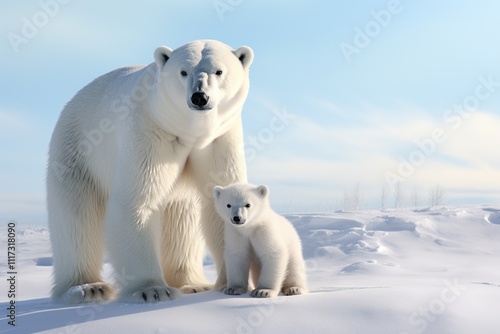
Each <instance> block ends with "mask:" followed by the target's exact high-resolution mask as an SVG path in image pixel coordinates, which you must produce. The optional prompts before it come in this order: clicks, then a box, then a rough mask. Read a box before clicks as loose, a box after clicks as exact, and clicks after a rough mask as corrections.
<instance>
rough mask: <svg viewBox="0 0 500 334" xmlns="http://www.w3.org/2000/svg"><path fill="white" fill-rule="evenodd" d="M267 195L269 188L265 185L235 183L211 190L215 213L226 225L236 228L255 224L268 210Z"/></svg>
mask: <svg viewBox="0 0 500 334" xmlns="http://www.w3.org/2000/svg"><path fill="white" fill-rule="evenodd" d="M268 195H269V188H268V187H267V186H265V185H262V186H254V185H251V184H240V183H237V184H232V185H229V186H227V187H221V186H215V187H214V188H213V196H214V201H215V208H216V210H217V213H218V214H219V215H220V216H221V218H222V219H224V220H225V221H226V222H227V223H231V224H233V225H236V226H242V225H244V224H247V223H250V224H252V223H253V222H255V221H256V218H258V216H259V215H260V214H262V212H263V211H265V210H266V209H267V208H268V205H269V204H268V203H269V202H268Z"/></svg>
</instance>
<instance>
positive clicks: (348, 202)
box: [343, 183, 363, 211]
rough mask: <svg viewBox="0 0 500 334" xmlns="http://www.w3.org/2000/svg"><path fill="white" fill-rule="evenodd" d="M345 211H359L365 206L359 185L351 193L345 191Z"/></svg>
mask: <svg viewBox="0 0 500 334" xmlns="http://www.w3.org/2000/svg"><path fill="white" fill-rule="evenodd" d="M343 204H344V211H358V210H360V209H361V207H362V205H363V198H362V196H361V191H360V189H359V183H357V184H356V186H354V188H353V189H352V190H351V191H344V198H343Z"/></svg>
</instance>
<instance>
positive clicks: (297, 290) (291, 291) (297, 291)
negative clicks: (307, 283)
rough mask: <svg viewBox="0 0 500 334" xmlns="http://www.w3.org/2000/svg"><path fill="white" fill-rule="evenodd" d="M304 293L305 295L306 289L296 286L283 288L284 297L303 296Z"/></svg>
mask: <svg viewBox="0 0 500 334" xmlns="http://www.w3.org/2000/svg"><path fill="white" fill-rule="evenodd" d="M305 293H306V289H304V288H301V287H298V286H291V287H287V288H283V294H284V295H285V296H293V295H303V294H305Z"/></svg>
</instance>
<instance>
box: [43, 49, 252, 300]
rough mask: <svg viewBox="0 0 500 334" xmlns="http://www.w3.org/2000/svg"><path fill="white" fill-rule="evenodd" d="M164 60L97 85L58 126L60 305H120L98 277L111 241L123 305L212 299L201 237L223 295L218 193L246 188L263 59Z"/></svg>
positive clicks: (241, 55)
mask: <svg viewBox="0 0 500 334" xmlns="http://www.w3.org/2000/svg"><path fill="white" fill-rule="evenodd" d="M154 58H155V62H153V63H152V64H150V65H147V66H135V67H127V68H121V69H118V70H115V71H112V72H110V73H107V74H105V75H103V76H101V77H99V78H97V79H95V80H94V81H92V82H91V83H90V84H89V85H87V86H86V87H84V88H83V89H82V90H80V91H79V92H78V93H77V94H76V96H75V97H74V98H73V99H72V100H71V101H70V102H69V103H68V104H67V105H66V107H65V108H64V110H63V111H62V113H61V116H60V118H59V121H58V123H57V125H56V128H55V130H54V133H53V135H52V140H51V143H50V151H49V165H48V171H47V203H48V212H49V227H50V236H51V241H52V246H53V253H54V287H53V290H52V295H53V297H54V298H55V299H59V300H65V301H68V302H72V303H78V302H96V301H97V302H98V301H106V300H110V299H112V298H113V297H114V293H115V292H114V289H113V287H111V286H110V285H109V284H108V283H105V282H103V280H102V278H101V274H100V272H101V267H102V262H103V254H104V246H105V235H106V237H107V248H108V250H109V255H110V258H111V262H112V264H113V266H114V268H115V272H116V283H117V284H118V286H119V287H120V288H121V297H122V299H123V300H127V301H132V302H156V301H161V300H168V299H171V298H175V297H176V296H178V295H179V294H180V293H179V291H178V290H176V289H174V288H172V287H175V288H180V289H182V291H184V292H193V291H194V292H196V291H203V290H206V289H208V288H210V285H209V284H208V283H207V281H206V279H205V277H204V275H203V271H202V256H203V246H204V244H203V242H202V236H204V237H205V239H206V243H207V245H208V247H209V250H210V251H211V252H212V255H213V256H214V258H215V262H216V265H217V268H218V271H219V277H218V281H217V283H216V284H217V285H218V286H224V285H225V268H224V255H223V254H224V252H223V222H222V220H221V219H220V217H218V215H217V214H216V212H215V210H214V207H213V199H212V191H211V190H212V188H213V186H214V185H216V184H221V183H222V184H230V183H232V182H244V181H246V167H245V160H244V153H243V141H242V126H241V110H242V107H243V103H244V101H245V99H246V96H247V93H248V87H249V80H248V70H249V67H250V64H251V63H252V60H253V52H252V50H251V49H250V48H248V47H241V48H239V49H237V50H235V51H233V50H231V48H230V47H229V46H227V45H225V44H223V43H221V42H218V41H212V40H200V41H194V42H191V43H188V44H186V45H184V46H182V47H179V48H178V49H176V50H173V51H172V49H170V48H167V47H163V46H162V47H159V48H158V49H157V50H156V51H155V53H154ZM183 74H185V75H183ZM194 93H200V94H205V95H204V96H207V97H208V101H207V103H206V105H201V103H198V105H196V104H195V103H194V102H193V101H192V100H191V97H193V96H194V95H193V94H194ZM200 220H201V222H200V223H201V224H199V223H198V222H199V221H200ZM75 287H76V288H75Z"/></svg>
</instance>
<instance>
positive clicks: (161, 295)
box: [121, 285, 182, 304]
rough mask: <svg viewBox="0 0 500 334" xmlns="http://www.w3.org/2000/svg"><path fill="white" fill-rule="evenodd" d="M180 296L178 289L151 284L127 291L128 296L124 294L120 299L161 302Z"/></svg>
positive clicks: (135, 301)
mask: <svg viewBox="0 0 500 334" xmlns="http://www.w3.org/2000/svg"><path fill="white" fill-rule="evenodd" d="M180 296H182V292H181V291H180V290H177V289H175V288H172V287H170V286H166V285H153V286H148V287H145V288H142V289H139V290H136V291H134V292H132V293H129V294H128V296H127V295H124V296H123V298H121V299H122V300H123V301H126V302H131V303H140V304H143V303H158V302H163V301H167V300H172V299H175V298H177V297H180Z"/></svg>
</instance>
